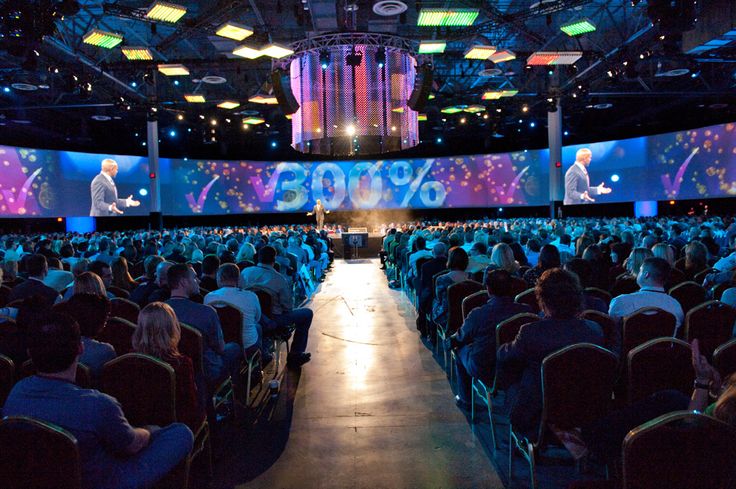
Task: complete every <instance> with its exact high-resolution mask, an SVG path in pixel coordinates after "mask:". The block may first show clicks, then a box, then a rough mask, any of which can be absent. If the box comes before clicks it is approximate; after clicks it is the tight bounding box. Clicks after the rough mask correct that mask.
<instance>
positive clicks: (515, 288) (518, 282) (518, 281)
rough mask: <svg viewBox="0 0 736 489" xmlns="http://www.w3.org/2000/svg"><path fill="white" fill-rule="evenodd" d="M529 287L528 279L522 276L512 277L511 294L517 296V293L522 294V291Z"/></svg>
mask: <svg viewBox="0 0 736 489" xmlns="http://www.w3.org/2000/svg"><path fill="white" fill-rule="evenodd" d="M528 288H529V285H528V284H527V283H526V280H524V279H523V278H520V277H514V276H512V277H511V295H512V296H514V297H516V296H517V295H519V294H521V293H522V292H524V291H526V290H527V289H528Z"/></svg>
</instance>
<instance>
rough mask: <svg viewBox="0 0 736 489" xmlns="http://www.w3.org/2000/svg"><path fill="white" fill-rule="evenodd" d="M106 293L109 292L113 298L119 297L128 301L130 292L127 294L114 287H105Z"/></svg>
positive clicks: (121, 289)
mask: <svg viewBox="0 0 736 489" xmlns="http://www.w3.org/2000/svg"><path fill="white" fill-rule="evenodd" d="M107 291H108V292H110V293H111V294H112V295H114V296H115V297H119V298H121V299H130V292H128V291H127V290H125V289H123V288H121V287H116V286H114V285H111V286H109V287H107Z"/></svg>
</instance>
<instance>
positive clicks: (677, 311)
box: [608, 258, 685, 336]
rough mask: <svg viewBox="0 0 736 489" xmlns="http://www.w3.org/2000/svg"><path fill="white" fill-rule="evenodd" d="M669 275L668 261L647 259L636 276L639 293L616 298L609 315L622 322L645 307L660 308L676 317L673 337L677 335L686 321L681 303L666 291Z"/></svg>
mask: <svg viewBox="0 0 736 489" xmlns="http://www.w3.org/2000/svg"><path fill="white" fill-rule="evenodd" d="M669 274H670V265H669V263H667V260H664V259H662V258H647V259H646V260H644V263H643V264H642V266H641V268H640V269H639V275H637V276H636V283H637V284H639V287H640V289H639V291H638V292H634V293H633V294H623V295H620V296H618V297H614V299H613V300H612V301H611V305H610V306H609V309H608V314H609V315H610V316H611V317H612V318H613V319H614V320H617V321H620V320H622V319H623V318H624V317H626V316H628V315H630V314H632V313H633V312H635V311H638V310H639V309H641V308H643V307H658V308H660V309H663V310H665V311H667V312H669V313H671V314H672V315H674V316H675V331H673V332H672V335H673V336H674V335H676V334H677V331H678V330H679V329H680V326H682V323H683V321H684V320H685V314H684V313H683V311H682V306H680V303H679V302H677V300H675V298H673V297H672V296H670V295H667V293H666V292H665V290H664V284H665V282H666V281H667V278H668V276H669Z"/></svg>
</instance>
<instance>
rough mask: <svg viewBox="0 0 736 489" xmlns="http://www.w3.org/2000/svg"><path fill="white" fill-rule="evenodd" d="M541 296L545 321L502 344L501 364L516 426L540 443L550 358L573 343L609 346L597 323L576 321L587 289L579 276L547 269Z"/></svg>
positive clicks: (500, 373) (538, 289)
mask: <svg viewBox="0 0 736 489" xmlns="http://www.w3.org/2000/svg"><path fill="white" fill-rule="evenodd" d="M536 295H537V300H538V301H539V305H540V306H541V308H542V311H543V312H544V315H545V319H544V320H542V321H537V322H533V323H529V324H527V325H525V326H523V327H522V328H521V329H520V330H519V334H518V335H516V338H515V339H514V341H513V342H511V343H506V344H505V345H501V347H500V348H499V349H498V352H497V364H496V368H497V369H498V370H497V371H498V375H497V381H498V382H499V386H501V387H502V388H503V387H508V397H507V399H509V400H510V401H511V423H512V425H513V426H514V429H515V430H516V431H517V432H520V433H522V434H524V435H525V436H527V437H529V438H530V439H536V436H537V429H538V428H539V421H540V417H541V414H542V376H541V365H542V361H543V360H544V358H545V357H546V356H547V355H549V354H550V353H554V352H555V351H557V350H559V349H561V348H564V347H566V346H569V345H574V344H577V343H593V344H596V345H601V346H603V345H604V342H605V338H604V335H603V330H602V329H601V327H600V326H599V325H598V324H597V323H594V322H593V321H587V320H584V319H577V318H576V315H577V314H578V312H579V311H580V309H581V307H582V303H583V289H582V287H581V286H580V282H579V281H578V278H577V277H576V276H575V275H573V274H572V273H570V272H567V271H564V270H562V269H559V268H551V269H549V270H547V271H546V272H544V273H543V274H542V276H541V277H540V278H539V281H538V282H537V286H536ZM593 367H594V366H591V368H593Z"/></svg>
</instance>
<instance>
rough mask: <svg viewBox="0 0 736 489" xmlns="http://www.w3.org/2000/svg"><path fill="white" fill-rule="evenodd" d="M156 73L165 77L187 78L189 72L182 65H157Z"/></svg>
mask: <svg viewBox="0 0 736 489" xmlns="http://www.w3.org/2000/svg"><path fill="white" fill-rule="evenodd" d="M158 71H160V72H161V73H162V74H164V75H166V76H187V75H188V74H189V70H188V69H187V67H186V66H184V65H182V64H170V65H158Z"/></svg>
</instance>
